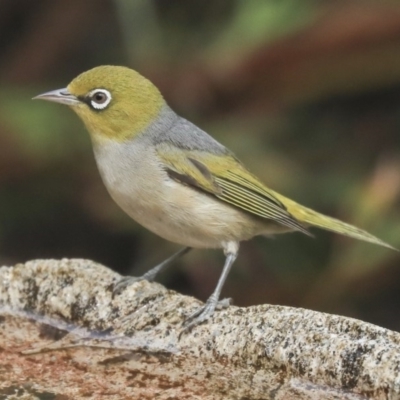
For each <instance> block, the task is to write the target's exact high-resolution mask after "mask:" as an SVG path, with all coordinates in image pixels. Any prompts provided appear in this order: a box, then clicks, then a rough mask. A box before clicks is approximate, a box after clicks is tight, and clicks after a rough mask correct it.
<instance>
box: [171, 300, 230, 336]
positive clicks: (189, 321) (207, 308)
mask: <svg viewBox="0 0 400 400" xmlns="http://www.w3.org/2000/svg"><path fill="white" fill-rule="evenodd" d="M231 302H232V299H231V298H226V299H222V300H220V301H218V300H217V299H216V298H214V297H213V296H210V298H209V299H208V300H207V301H206V303H205V304H204V305H203V306H202V307H200V308H198V309H197V310H196V311H195V312H194V313H192V314H191V315H190V316H189V317H188V318H186V320H185V321H184V323H183V329H182V331H181V332H180V334H179V337H180V336H181V335H182V334H183V333H185V332H187V331H189V330H191V329H192V328H193V327H194V326H196V325H199V324H201V323H203V322H204V321H206V320H207V319H209V318H210V317H211V316H212V315H213V314H214V311H215V310H223V309H224V308H227V307H229V305H230V304H231Z"/></svg>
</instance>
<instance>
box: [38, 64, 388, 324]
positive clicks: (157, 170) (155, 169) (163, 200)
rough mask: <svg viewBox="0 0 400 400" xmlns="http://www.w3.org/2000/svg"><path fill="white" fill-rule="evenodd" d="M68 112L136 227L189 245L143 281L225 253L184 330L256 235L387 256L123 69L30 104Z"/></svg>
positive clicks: (207, 309) (202, 313)
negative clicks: (191, 256) (325, 242)
mask: <svg viewBox="0 0 400 400" xmlns="http://www.w3.org/2000/svg"><path fill="white" fill-rule="evenodd" d="M35 99H41V100H48V101H53V102H56V103H61V104H66V105H68V106H70V107H71V108H72V109H73V110H74V111H75V112H76V113H77V114H78V116H79V117H80V118H81V119H82V121H83V123H84V124H85V125H86V128H87V130H88V131H89V133H90V137H91V140H92V144H93V150H94V155H95V159H96V162H97V166H98V168H99V171H100V174H101V177H102V179H103V181H104V184H105V186H106V187H107V189H108V191H109V193H110V195H111V197H112V198H113V199H114V200H115V202H116V203H117V204H118V205H119V206H120V207H121V208H122V209H123V210H124V211H125V212H126V213H127V214H128V215H129V216H130V217H131V218H133V219H134V220H135V221H137V222H138V223H139V224H141V225H143V226H144V227H146V228H147V229H149V230H150V231H152V232H154V233H155V234H157V235H159V236H161V237H163V238H164V239H166V240H169V241H171V242H175V243H179V244H181V245H184V246H186V247H185V248H183V249H182V250H180V251H178V252H177V253H175V254H174V255H172V256H171V257H170V258H168V259H167V260H165V261H164V262H163V263H161V264H159V265H157V266H156V267H154V268H153V269H151V270H150V271H149V272H147V273H146V274H145V275H143V276H142V277H141V278H134V277H126V278H123V279H122V280H121V281H120V282H119V283H118V284H117V285H116V290H118V291H119V290H120V289H121V288H124V287H126V286H127V285H129V284H130V283H132V282H134V281H136V280H138V279H148V280H153V279H154V278H155V276H156V275H157V273H158V272H159V271H160V270H162V269H163V268H165V267H166V266H167V265H169V264H170V263H171V262H172V261H174V260H175V259H177V258H178V257H180V256H181V255H183V254H185V253H186V252H187V251H189V250H190V249H191V248H222V249H223V251H224V253H225V256H226V260H225V264H224V267H223V270H222V274H221V276H220V278H219V281H218V284H217V286H216V288H215V290H214V292H213V293H212V295H211V296H210V297H209V298H208V300H207V301H206V303H205V304H204V305H203V306H202V307H200V308H199V309H198V310H196V311H195V312H194V313H193V314H192V315H190V316H189V317H188V318H187V319H186V321H185V323H184V326H185V329H189V328H191V327H193V326H195V325H197V324H199V323H201V322H203V321H205V320H207V319H208V318H209V317H210V316H212V315H213V313H214V311H215V309H216V307H217V306H218V305H219V306H221V307H223V306H226V305H227V303H226V301H219V298H220V293H221V290H222V287H223V285H224V283H225V280H226V278H227V276H228V273H229V270H230V269H231V266H232V264H233V263H234V261H235V259H236V257H237V255H238V251H239V243H240V242H241V241H243V240H248V239H251V238H252V237H254V236H256V235H270V234H277V233H285V232H292V231H299V232H302V233H305V234H307V235H309V234H310V233H309V231H308V228H309V227H318V228H323V229H326V230H329V231H333V232H337V233H340V234H343V235H347V236H350V237H352V238H356V239H360V240H364V241H367V242H371V243H375V244H378V245H381V246H385V247H388V248H392V249H393V247H392V246H390V245H389V244H387V243H385V242H383V241H382V240H380V239H378V238H376V237H375V236H373V235H371V234H369V233H367V232H365V231H363V230H361V229H358V228H356V227H354V226H352V225H349V224H346V223H344V222H341V221H339V220H337V219H334V218H330V217H328V216H325V215H322V214H320V213H318V212H316V211H313V210H311V209H309V208H306V207H304V206H302V205H300V204H298V203H296V202H294V201H293V200H290V199H288V198H286V197H284V196H282V195H281V194H278V193H277V192H275V191H273V190H271V189H269V188H268V187H267V186H265V185H264V184H263V183H262V182H261V181H260V180H259V179H258V178H257V177H256V176H255V175H253V174H252V173H250V172H249V171H248V170H247V169H246V167H245V166H244V165H243V164H242V163H241V162H240V161H239V160H238V159H237V158H236V157H235V155H234V154H233V153H232V152H231V151H230V150H228V149H227V148H226V147H224V146H223V145H222V144H220V143H219V142H217V141H216V140H215V139H213V138H212V137H211V136H210V135H208V134H207V133H206V132H204V131H203V130H201V129H200V128H199V127H197V126H196V125H194V124H192V123H191V122H189V121H187V120H186V119H184V118H182V117H180V116H179V115H177V114H176V113H175V112H174V111H173V110H171V108H170V107H169V106H168V105H167V103H166V102H165V100H164V98H163V96H162V95H161V93H160V92H159V90H158V89H157V88H156V87H155V86H154V85H153V84H152V83H151V82H150V81H149V80H147V79H146V78H144V77H143V76H141V75H140V74H139V73H138V72H136V71H134V70H132V69H129V68H126V67H121V66H110V65H106V66H99V67H96V68H93V69H91V70H89V71H86V72H84V73H82V74H80V75H79V76H77V77H76V78H75V79H73V80H72V81H71V83H70V84H69V85H68V86H67V87H66V88H63V89H59V90H54V91H51V92H47V93H44V94H41V95H39V96H36V97H35Z"/></svg>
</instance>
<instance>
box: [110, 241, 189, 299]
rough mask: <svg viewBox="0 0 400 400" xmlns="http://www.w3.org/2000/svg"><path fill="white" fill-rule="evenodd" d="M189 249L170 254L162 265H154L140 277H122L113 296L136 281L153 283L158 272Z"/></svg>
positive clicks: (185, 248) (115, 287)
mask: <svg viewBox="0 0 400 400" xmlns="http://www.w3.org/2000/svg"><path fill="white" fill-rule="evenodd" d="M191 249H192V248H191V247H184V248H183V249H180V250H179V251H177V252H176V253H174V254H172V256H171V257H168V258H167V259H166V260H164V261H163V262H162V263H160V264H158V265H156V266H155V267H154V268H152V269H150V270H149V271H147V272H146V273H145V274H143V275H142V276H124V277H123V278H122V279H121V280H120V281H118V282H117V283H116V284H115V286H114V290H113V292H114V294H117V293H119V292H121V291H122V290H123V289H125V288H126V287H127V286H129V285H131V284H132V283H134V282H138V281H142V280H146V281H150V282H152V281H154V279H155V278H156V276H157V274H158V273H159V272H160V271H162V270H163V269H165V268H166V267H168V266H169V265H170V264H172V263H173V262H174V261H175V260H176V259H178V258H179V257H181V256H183V255H184V254H186V253H188V252H189V251H190V250H191Z"/></svg>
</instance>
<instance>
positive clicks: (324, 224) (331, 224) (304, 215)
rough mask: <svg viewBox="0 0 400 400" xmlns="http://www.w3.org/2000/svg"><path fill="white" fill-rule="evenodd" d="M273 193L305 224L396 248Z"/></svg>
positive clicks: (360, 230)
mask: <svg viewBox="0 0 400 400" xmlns="http://www.w3.org/2000/svg"><path fill="white" fill-rule="evenodd" d="M274 195H275V196H276V197H277V198H278V199H279V200H280V201H281V202H282V203H283V204H284V205H285V206H286V208H287V210H288V212H289V213H290V214H292V215H293V216H294V217H295V218H296V219H297V220H298V221H300V222H302V223H304V224H305V225H310V226H316V227H318V228H322V229H326V230H328V231H332V232H336V233H340V234H342V235H345V236H349V237H351V238H354V239H359V240H363V241H365V242H370V243H374V244H377V245H379V246H383V247H387V248H389V249H393V250H397V249H396V248H395V247H393V246H391V245H390V244H388V243H386V242H384V241H383V240H381V239H379V238H377V237H376V236H374V235H371V234H370V233H368V232H366V231H364V230H362V229H359V228H357V227H355V226H353V225H350V224H346V223H345V222H342V221H339V220H338V219H336V218H331V217H328V216H326V215H323V214H320V213H318V212H316V211H314V210H311V209H310V208H307V207H304V206H302V205H300V204H298V203H296V202H294V201H293V200H290V199H288V198H286V197H284V196H282V195H280V194H278V193H274Z"/></svg>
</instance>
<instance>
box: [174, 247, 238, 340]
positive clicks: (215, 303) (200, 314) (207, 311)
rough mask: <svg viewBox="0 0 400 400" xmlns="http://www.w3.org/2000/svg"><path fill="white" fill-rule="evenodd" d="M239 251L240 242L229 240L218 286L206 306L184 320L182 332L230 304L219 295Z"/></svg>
mask: <svg viewBox="0 0 400 400" xmlns="http://www.w3.org/2000/svg"><path fill="white" fill-rule="evenodd" d="M238 251H239V244H238V243H236V242H228V243H227V244H226V246H225V248H224V252H225V255H226V260H225V264H224V269H223V270H222V273H221V276H220V278H219V280H218V283H217V287H216V288H215V290H214V292H213V294H212V295H211V296H210V297H209V298H208V300H207V301H206V303H205V304H204V306H202V307H200V308H199V309H198V310H196V311H195V312H194V313H193V314H191V315H190V316H189V317H188V318H187V319H186V320H185V322H184V329H183V330H182V331H181V333H180V334H182V333H184V332H185V331H187V330H189V329H191V328H192V327H193V326H195V325H198V324H200V323H202V322H204V321H205V320H207V319H208V318H210V317H211V316H212V315H213V314H214V311H215V309H216V308H220V307H221V308H226V307H228V305H229V301H227V300H228V299H223V300H221V301H219V296H220V294H221V290H222V287H223V286H224V283H225V281H226V278H227V276H228V274H229V271H230V269H231V267H232V264H233V263H234V261H235V260H236V257H237V255H238Z"/></svg>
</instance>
